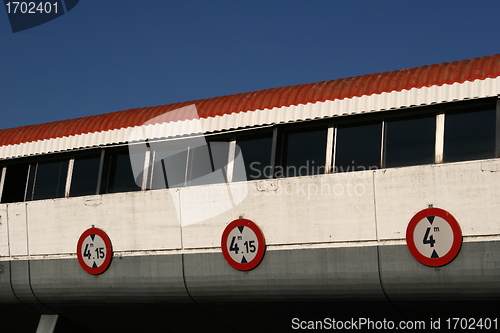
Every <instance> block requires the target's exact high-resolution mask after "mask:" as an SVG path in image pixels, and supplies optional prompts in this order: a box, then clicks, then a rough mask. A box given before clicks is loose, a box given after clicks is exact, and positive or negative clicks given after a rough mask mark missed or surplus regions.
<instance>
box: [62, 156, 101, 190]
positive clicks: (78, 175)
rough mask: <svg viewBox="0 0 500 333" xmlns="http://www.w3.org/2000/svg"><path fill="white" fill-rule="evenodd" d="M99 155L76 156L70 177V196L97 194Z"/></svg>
mask: <svg viewBox="0 0 500 333" xmlns="http://www.w3.org/2000/svg"><path fill="white" fill-rule="evenodd" d="M100 166H101V155H100V154H99V155H90V156H82V157H76V158H75V160H74V165H73V175H72V178H71V188H70V192H69V196H70V197H78V196H84V195H94V194H98V191H99V190H98V189H99V184H98V181H99V169H100Z"/></svg>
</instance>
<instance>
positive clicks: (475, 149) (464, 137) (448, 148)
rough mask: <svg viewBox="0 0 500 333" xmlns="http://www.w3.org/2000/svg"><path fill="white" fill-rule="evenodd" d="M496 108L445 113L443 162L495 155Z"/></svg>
mask: <svg viewBox="0 0 500 333" xmlns="http://www.w3.org/2000/svg"><path fill="white" fill-rule="evenodd" d="M495 127H496V110H484V111H476V112H466V113H450V114H448V113H447V114H445V120H444V156H443V161H444V162H455V161H466V160H476V159H483V158H493V157H495Z"/></svg>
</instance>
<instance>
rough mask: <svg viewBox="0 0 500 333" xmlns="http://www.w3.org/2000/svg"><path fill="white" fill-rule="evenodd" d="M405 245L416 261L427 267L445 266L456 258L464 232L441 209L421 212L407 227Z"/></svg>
mask: <svg viewBox="0 0 500 333" xmlns="http://www.w3.org/2000/svg"><path fill="white" fill-rule="evenodd" d="M406 244H407V245H408V249H409V250H410V252H411V254H412V255H413V257H414V258H415V259H417V260H418V261H419V262H421V263H422V264H424V265H427V266H433V267H437V266H443V265H446V264H448V263H449V262H451V261H452V260H453V259H455V257H456V256H457V254H458V252H459V251H460V247H461V246H462V230H461V229H460V225H459V224H458V222H457V220H455V218H454V217H453V215H451V214H450V213H449V212H447V211H445V210H443V209H440V208H427V209H424V210H421V211H420V212H418V213H417V214H415V216H413V218H412V219H411V220H410V223H408V227H407V228H406Z"/></svg>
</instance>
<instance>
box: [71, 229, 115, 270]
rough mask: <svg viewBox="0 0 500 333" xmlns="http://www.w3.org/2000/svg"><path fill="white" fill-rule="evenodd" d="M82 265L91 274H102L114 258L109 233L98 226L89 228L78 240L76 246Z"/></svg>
mask: <svg viewBox="0 0 500 333" xmlns="http://www.w3.org/2000/svg"><path fill="white" fill-rule="evenodd" d="M76 253H77V256H78V262H79V263H80V266H82V268H83V269H84V270H85V271H87V272H88V273H90V274H94V275H97V274H101V273H103V272H104V271H105V270H106V269H108V267H109V265H110V264H111V258H113V248H112V246H111V240H110V239H109V237H108V235H107V234H106V233H105V232H104V231H102V230H101V229H98V228H90V229H87V230H86V231H85V232H84V233H83V234H82V235H81V236H80V239H79V240H78V245H77V248H76Z"/></svg>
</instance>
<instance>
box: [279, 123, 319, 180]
mask: <svg viewBox="0 0 500 333" xmlns="http://www.w3.org/2000/svg"><path fill="white" fill-rule="evenodd" d="M326 137H327V129H326V128H322V129H314V130H312V129H308V130H300V131H294V132H289V133H287V134H285V156H284V162H285V163H284V167H283V168H282V169H281V170H277V172H276V176H277V177H295V176H308V175H318V174H322V173H325V160H326Z"/></svg>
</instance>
